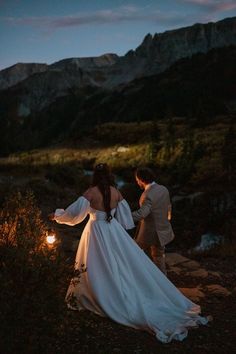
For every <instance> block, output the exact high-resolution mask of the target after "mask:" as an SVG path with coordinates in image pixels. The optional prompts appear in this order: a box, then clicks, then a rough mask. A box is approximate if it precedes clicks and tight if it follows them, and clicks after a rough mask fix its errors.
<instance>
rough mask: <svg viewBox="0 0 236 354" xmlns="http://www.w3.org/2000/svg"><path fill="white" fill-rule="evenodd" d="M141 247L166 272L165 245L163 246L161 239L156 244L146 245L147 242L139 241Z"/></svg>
mask: <svg viewBox="0 0 236 354" xmlns="http://www.w3.org/2000/svg"><path fill="white" fill-rule="evenodd" d="M137 244H138V245H139V247H140V248H142V249H143V250H144V252H145V253H146V255H147V256H148V257H149V258H150V259H151V260H152V261H153V263H154V264H155V265H156V266H157V267H158V268H159V269H160V270H161V271H162V273H164V274H165V275H167V272H166V262H165V246H161V244H160V241H159V240H158V243H157V244H156V245H151V246H150V245H145V243H140V242H137Z"/></svg>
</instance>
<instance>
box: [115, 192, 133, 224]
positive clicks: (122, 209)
mask: <svg viewBox="0 0 236 354" xmlns="http://www.w3.org/2000/svg"><path fill="white" fill-rule="evenodd" d="M115 218H116V219H117V221H118V222H119V223H120V224H121V225H122V226H123V228H124V229H126V230H128V229H133V228H134V227H135V225H134V222H133V218H132V214H131V210H130V207H129V204H128V203H127V201H126V200H125V199H122V200H121V201H120V202H119V203H118V206H117V208H116V213H115Z"/></svg>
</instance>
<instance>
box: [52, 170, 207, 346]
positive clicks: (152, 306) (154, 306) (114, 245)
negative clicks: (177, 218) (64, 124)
mask: <svg viewBox="0 0 236 354" xmlns="http://www.w3.org/2000/svg"><path fill="white" fill-rule="evenodd" d="M135 178H136V182H137V183H138V185H139V186H140V188H142V189H143V190H144V191H143V193H142V195H141V198H140V202H139V203H140V208H139V209H138V210H135V211H133V212H131V210H130V207H129V205H128V203H127V202H126V200H125V199H123V197H122V195H121V193H120V191H119V190H118V189H117V188H116V187H115V183H114V179H113V176H112V174H111V173H110V170H109V167H108V166H107V164H98V165H96V166H95V168H94V173H93V180H92V186H91V187H90V188H89V189H88V190H87V191H86V192H85V193H84V194H83V196H80V197H79V198H78V199H77V200H76V201H75V202H74V203H72V204H71V205H70V206H69V207H68V208H67V209H65V210H64V209H56V211H55V213H53V214H51V215H50V218H51V220H55V221H56V222H57V223H61V224H67V225H71V226H73V225H76V224H78V223H80V222H82V221H83V220H84V219H85V218H86V216H87V215H89V220H88V222H87V224H86V226H85V228H84V230H83V233H82V236H81V239H80V242H79V246H78V250H77V254H76V259H75V274H76V275H75V276H74V277H73V278H72V280H71V283H70V285H69V288H68V291H67V294H66V302H67V305H68V307H69V308H71V309H73V310H89V311H92V312H94V313H96V314H98V315H100V316H107V317H110V318H111V319H113V320H114V321H116V322H118V323H121V324H123V325H126V326H130V327H133V328H136V329H141V330H145V331H148V332H150V333H152V334H154V335H155V336H156V338H157V339H158V340H159V341H161V342H163V343H168V342H170V341H172V340H173V339H175V340H183V339H184V338H185V337H186V336H187V333H188V328H190V327H197V326H198V325H199V324H206V323H208V321H209V318H208V317H201V316H200V312H201V308H200V306H199V305H196V304H195V303H193V302H192V301H190V300H189V299H188V298H186V297H185V296H184V295H183V294H182V293H181V292H180V291H179V290H178V289H177V288H176V287H175V286H174V284H173V283H171V282H170V280H169V279H168V278H167V277H166V267H165V245H166V244H167V243H169V242H170V241H171V240H173V238H174V233H173V230H172V227H171V224H170V221H169V220H170V216H171V215H170V214H171V203H170V197H169V192H168V190H167V189H166V187H164V186H162V185H159V184H158V183H156V181H155V175H154V173H153V171H152V170H151V169H149V168H138V169H137V170H136V173H135ZM134 222H139V225H138V228H137V233H136V234H137V236H136V237H135V240H133V239H132V238H131V237H130V235H129V234H128V233H127V232H126V230H128V229H131V228H133V227H134Z"/></svg>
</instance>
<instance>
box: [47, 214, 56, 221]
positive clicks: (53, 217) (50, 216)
mask: <svg viewBox="0 0 236 354" xmlns="http://www.w3.org/2000/svg"><path fill="white" fill-rule="evenodd" d="M48 219H49V220H51V221H53V220H55V214H54V213H51V214H49V215H48Z"/></svg>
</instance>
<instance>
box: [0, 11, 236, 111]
mask: <svg viewBox="0 0 236 354" xmlns="http://www.w3.org/2000/svg"><path fill="white" fill-rule="evenodd" d="M229 45H236V17H234V18H228V19H225V20H222V21H219V22H217V23H208V24H195V25H193V26H190V27H186V28H181V29H177V30H173V31H167V32H164V33H161V34H155V35H154V36H152V35H151V34H148V35H147V36H146V37H145V38H144V40H143V42H142V44H141V45H140V46H139V47H138V48H137V49H136V50H134V51H133V50H131V51H129V52H128V53H127V54H126V55H125V56H123V57H119V56H117V55H116V54H105V55H102V56H100V57H94V58H71V59H65V60H61V61H59V62H56V63H54V64H52V65H46V64H16V65H15V66H13V67H11V68H8V69H5V70H2V71H1V72H0V89H7V88H9V87H11V92H9V94H11V95H15V96H16V97H17V99H18V101H17V102H18V115H19V116H28V115H30V114H31V113H32V112H37V111H40V110H42V109H44V108H46V107H47V106H49V105H50V104H51V103H52V102H54V101H55V99H56V98H58V97H62V96H66V95H69V94H70V93H71V90H72V91H73V90H76V89H80V90H83V88H86V87H94V88H105V89H108V90H111V89H113V88H115V87H117V86H118V85H120V84H126V83H128V82H130V81H132V80H134V79H136V78H141V77H146V76H150V75H154V74H158V73H161V72H163V71H165V70H166V69H167V68H169V67H170V66H171V65H172V64H174V63H175V62H177V61H178V60H179V59H181V58H186V57H191V56H192V55H193V54H195V53H199V52H200V53H206V52H208V51H209V50H210V49H212V48H218V47H224V46H229ZM14 85H15V86H14Z"/></svg>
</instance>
